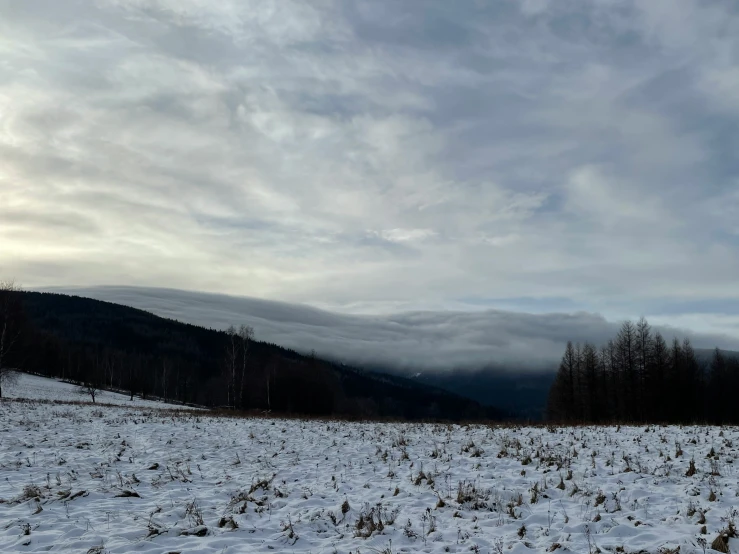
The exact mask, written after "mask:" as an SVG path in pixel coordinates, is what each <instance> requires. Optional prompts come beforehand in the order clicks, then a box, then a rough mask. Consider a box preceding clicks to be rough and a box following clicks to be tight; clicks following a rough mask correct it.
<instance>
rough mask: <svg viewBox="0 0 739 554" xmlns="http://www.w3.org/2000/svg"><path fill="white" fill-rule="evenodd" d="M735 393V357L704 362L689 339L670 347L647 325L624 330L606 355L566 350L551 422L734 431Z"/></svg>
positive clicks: (737, 417) (738, 366) (738, 415)
mask: <svg viewBox="0 0 739 554" xmlns="http://www.w3.org/2000/svg"><path fill="white" fill-rule="evenodd" d="M707 358H708V359H707ZM738 388H739V359H738V358H737V357H736V356H735V355H734V353H725V352H722V351H720V350H718V349H716V350H715V351H714V352H713V353H712V354H711V355H710V356H705V355H704V353H703V352H700V351H696V350H695V349H694V348H693V346H692V345H691V343H690V341H689V340H687V339H685V340H683V341H679V340H678V339H673V340H672V341H671V342H670V343H668V342H667V341H666V340H665V339H664V337H663V336H662V335H661V334H660V333H653V332H652V329H651V327H650V326H649V323H648V322H647V321H646V320H645V319H644V318H642V319H641V320H640V321H639V322H638V323H636V324H634V323H633V322H631V321H627V322H625V323H624V324H623V325H622V327H621V329H620V331H619V332H618V335H617V336H616V337H615V338H614V339H612V340H610V341H608V343H607V344H605V345H603V346H602V347H601V348H597V347H596V346H594V345H592V344H588V343H586V344H584V345H582V346H580V345H573V344H572V343H571V342H570V343H568V344H567V348H566V350H565V353H564V356H563V357H562V362H561V364H560V366H559V371H558V372H557V376H556V378H555V381H554V383H553V385H552V388H551V390H550V393H549V402H548V406H547V416H548V419H550V420H552V421H562V422H590V423H599V422H665V423H691V422H704V421H709V422H714V423H737V422H739V403H737V402H736V399H735V398H734V396H735V392H736V390H737V389H738Z"/></svg>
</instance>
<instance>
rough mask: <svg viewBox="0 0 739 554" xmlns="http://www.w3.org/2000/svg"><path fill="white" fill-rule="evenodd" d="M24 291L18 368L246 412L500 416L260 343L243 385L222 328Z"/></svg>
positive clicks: (435, 391)
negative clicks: (233, 374)
mask: <svg viewBox="0 0 739 554" xmlns="http://www.w3.org/2000/svg"><path fill="white" fill-rule="evenodd" d="M17 294H19V295H20V296H21V298H22V302H23V304H24V309H25V313H26V316H27V321H26V324H25V325H26V329H25V331H24V333H23V341H22V343H21V344H20V346H19V347H18V348H17V349H16V351H15V352H13V357H14V361H15V365H17V366H18V367H21V368H25V369H28V370H30V371H34V372H37V373H39V374H43V375H48V376H53V377H63V378H65V379H73V380H78V381H79V382H90V381H95V382H96V383H98V384H100V386H106V385H109V386H111V387H113V388H116V389H122V390H130V392H131V394H136V395H141V396H144V397H145V396H146V395H157V396H160V397H163V398H166V397H170V398H172V399H176V400H178V401H183V402H193V403H197V404H202V405H206V406H222V405H226V404H228V405H230V406H231V405H236V407H238V408H241V409H246V410H266V409H269V408H271V409H272V410H273V411H277V412H283V413H296V414H307V415H345V416H352V417H388V418H401V419H425V418H429V419H432V418H433V419H448V420H467V419H469V420H473V419H498V418H501V417H502V416H503V413H502V412H501V411H500V410H498V409H495V408H493V407H490V406H483V405H481V404H480V403H479V402H477V401H474V400H471V399H469V398H465V397H463V396H461V395H459V394H454V393H451V392H448V391H446V390H442V389H440V388H437V387H435V386H434V385H433V383H424V382H418V381H415V380H412V379H408V378H404V377H401V376H396V375H389V374H381V373H375V372H370V371H364V370H362V369H358V368H354V367H349V366H346V365H343V364H335V363H331V362H328V361H325V360H321V359H319V358H317V357H315V356H305V355H301V354H298V353H296V352H294V351H291V350H288V349H285V348H281V347H279V346H277V345H274V344H268V343H263V342H260V341H253V342H251V343H250V344H249V348H248V353H247V356H246V362H245V364H246V365H245V366H244V368H243V375H244V378H243V386H239V387H238V388H237V389H236V388H234V387H231V386H230V379H231V378H230V377H229V376H227V375H226V372H225V371H224V370H225V369H226V367H227V365H228V364H227V359H228V356H227V352H228V349H229V345H230V343H229V340H230V339H229V336H228V335H227V334H226V333H225V332H222V331H216V330H212V329H205V328H203V327H198V326H195V325H190V324H185V323H181V322H178V321H174V320H170V319H165V318H161V317H158V316H155V315H153V314H151V313H149V312H146V311H143V310H139V309H135V308H130V307H126V306H121V305H118V304H113V303H109V302H103V301H99V300H92V299H88V298H81V297H76V296H68V295H62V294H52V293H38V292H22V293H17ZM241 360H242V358H241V357H239V368H238V372H237V374H238V375H240V374H241V372H242V368H241V365H240V364H241ZM239 379H240V377H239ZM229 387H230V388H229ZM229 391H233V392H231V393H229Z"/></svg>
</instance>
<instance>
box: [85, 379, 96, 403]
mask: <svg viewBox="0 0 739 554" xmlns="http://www.w3.org/2000/svg"><path fill="white" fill-rule="evenodd" d="M81 389H82V392H84V393H86V394H89V395H90V398H92V403H93V404H94V403H95V395H96V394H97V393H98V391H99V390H100V389H99V388H98V386H97V385H96V384H95V383H93V382H87V383H85V384H84V385H82V387H81Z"/></svg>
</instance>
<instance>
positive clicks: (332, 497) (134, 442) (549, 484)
mask: <svg viewBox="0 0 739 554" xmlns="http://www.w3.org/2000/svg"><path fill="white" fill-rule="evenodd" d="M32 382H33V381H32V380H31V381H29V383H32ZM62 388H63V387H62ZM24 390H25V391H26V392H27V393H28V394H30V391H32V390H35V389H32V388H31V387H30V386H26V388H25V389H24ZM161 406H162V405H161V404H159V405H158V407H160V408H161ZM0 444H1V445H2V448H1V449H0V499H2V502H0V552H14V553H15V552H82V553H85V552H92V553H94V552H110V553H124V552H144V553H152V554H153V553H157V554H159V553H165V552H183V553H184V552H212V553H224V554H228V553H237V552H272V553H274V552H313V553H320V552H326V553H329V552H350V551H351V552H359V551H361V552H365V553H367V552H393V553H398V552H409V553H410V552H428V553H434V554H436V553H443V552H456V553H461V552H471V551H479V552H484V553H489V552H510V553H514V554H516V553H524V552H526V553H530V552H547V551H556V552H578V553H580V552H588V551H589V549H591V550H592V551H595V548H599V549H600V550H601V551H603V552H617V551H619V550H618V549H619V548H623V551H624V552H640V551H644V552H650V553H651V552H655V553H656V552H660V551H661V549H664V550H662V551H664V552H668V551H670V549H675V548H677V547H678V546H679V547H680V552H681V554H686V553H687V554H689V553H692V552H703V550H702V547H701V546H700V544H699V542H698V540H699V538H701V537H703V538H705V539H706V540H707V541H708V544H709V545H710V543H711V542H712V541H713V539H714V538H715V537H716V536H717V534H718V533H719V532H720V531H721V530H722V529H724V528H726V527H727V525H728V522H729V520H731V519H733V518H735V517H736V515H735V514H736V510H737V509H738V508H739V497H738V496H737V495H738V494H739V486H738V484H737V471H736V469H735V466H736V465H737V463H739V462H737V447H738V446H739V429H737V428H735V427H730V428H729V427H725V428H720V427H700V426H695V427H687V426H686V427H659V426H657V427H655V426H650V427H645V426H642V427H621V428H616V427H582V428H562V429H547V428H545V427H490V426H484V425H470V426H460V425H435V424H403V423H355V422H342V421H319V420H300V419H291V420H288V419H268V418H236V417H233V418H227V417H216V416H212V415H208V414H207V413H206V412H189V411H182V410H178V409H176V408H174V407H172V408H171V409H152V408H151V407H148V406H144V407H141V406H128V405H122V406H105V407H101V406H94V405H91V404H57V403H50V402H44V401H24V402H17V401H8V400H5V401H2V402H0ZM712 449H713V454H714V456H715V457H716V458H717V459H716V460H714V458H708V457H707V455H708V454H709V453H710V452H711V450H712ZM680 450H681V451H682V453H681V454H680V455H677V454H679V451H680ZM691 459H693V460H694V461H695V466H696V470H697V472H696V473H695V475H693V476H686V472H687V470H688V468H689V464H690V461H691ZM712 460H713V461H712ZM570 470H571V472H572V473H571V475H569V471H570ZM712 472H714V473H720V475H711V473H712ZM560 483H561V484H560ZM559 487H563V488H559ZM711 492H713V493H714V494H715V496H716V498H715V500H713V501H710V500H709V497H710V495H711ZM342 506H343V507H342ZM703 515H704V517H705V526H706V531H707V534H706V535H701V534H700V532H701V527H702V526H703V525H704V524H703V523H700V521H702V519H701V518H702V517H703ZM378 518H379V519H380V520H381V521H382V526H379V525H378ZM370 521H372V522H373V523H374V528H373V526H372V525H371V524H370V523H369V522H370ZM358 522H363V523H364V525H361V526H360V525H358ZM380 527H381V528H380ZM588 540H589V541H590V546H589V543H588ZM730 546H731V548H732V551H734V552H737V551H739V540H737V539H730ZM96 549H97V550H96Z"/></svg>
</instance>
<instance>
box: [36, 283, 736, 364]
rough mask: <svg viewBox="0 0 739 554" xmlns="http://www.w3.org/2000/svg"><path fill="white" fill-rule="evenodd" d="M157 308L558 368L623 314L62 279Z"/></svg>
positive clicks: (262, 327) (378, 347)
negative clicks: (383, 311)
mask: <svg viewBox="0 0 739 554" xmlns="http://www.w3.org/2000/svg"><path fill="white" fill-rule="evenodd" d="M47 290H48V291H50V292H60V293H66V294H74V295H78V296H85V297H89V298H95V299H98V300H105V301H109V302H115V303H118V304H123V305H127V306H132V307H135V308H140V309H143V310H147V311H149V312H152V313H154V314H156V315H159V316H163V317H168V318H172V319H176V320H179V321H183V322H186V323H192V324H195V325H201V326H205V327H211V328H215V329H225V328H227V327H228V326H229V325H236V326H238V325H240V324H247V325H251V326H253V327H254V329H255V332H256V336H257V338H258V339H259V340H262V341H267V342H272V343H275V344H279V345H281V346H285V347H288V348H292V349H295V350H297V351H299V352H309V351H311V350H315V351H316V353H317V354H319V355H321V356H324V357H330V358H333V359H336V360H341V361H345V362H347V363H355V364H373V365H382V366H387V367H392V368H398V369H409V370H441V369H454V368H456V369H464V368H469V369H477V368H482V367H487V366H495V367H498V368H507V369H511V370H538V369H547V368H552V369H553V368H554V367H556V364H557V362H558V360H559V358H560V356H561V355H562V352H563V350H564V347H565V344H566V342H567V341H568V340H573V341H580V342H584V341H591V342H593V343H595V344H597V345H600V344H603V343H604V342H606V341H607V340H608V339H610V338H612V337H613V336H614V335H615V333H616V332H617V330H618V327H619V325H620V323H619V322H612V321H608V320H606V319H605V318H604V317H602V316H600V315H598V314H593V313H586V312H578V313H573V314H565V313H551V314H527V313H519V312H511V311H503V310H485V311H477V312H454V311H425V312H407V313H398V314H389V315H348V314H339V313H332V312H329V311H325V310H320V309H317V308H313V307H310V306H305V305H299V304H288V303H283V302H275V301H271V300H261V299H257V298H246V297H237V296H226V295H219V294H208V293H200V292H189V291H182V290H173V289H162V288H142V287H92V288H63V289H61V288H54V289H47ZM655 329H657V330H659V331H661V332H662V333H663V334H664V335H665V337H666V338H668V339H669V338H671V337H672V336H678V337H680V338H682V337H689V338H690V339H691V340H692V341H693V344H694V346H696V347H699V348H713V347H715V346H719V347H721V348H727V349H736V348H739V342H738V341H737V340H736V339H733V338H730V337H726V336H720V335H707V334H698V333H693V332H690V331H687V330H683V329H675V328H669V327H664V326H655Z"/></svg>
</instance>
